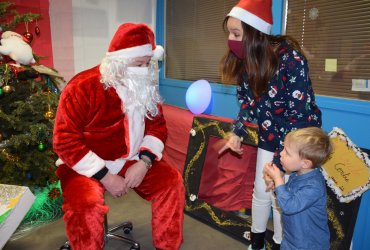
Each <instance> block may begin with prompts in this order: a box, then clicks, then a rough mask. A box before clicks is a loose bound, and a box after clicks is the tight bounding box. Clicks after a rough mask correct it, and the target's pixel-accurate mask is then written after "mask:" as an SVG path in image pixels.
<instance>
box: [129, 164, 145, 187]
mask: <svg viewBox="0 0 370 250" xmlns="http://www.w3.org/2000/svg"><path fill="white" fill-rule="evenodd" d="M147 172H148V169H147V167H146V165H145V163H144V162H143V161H138V162H136V163H135V164H133V165H132V166H131V167H129V168H128V169H127V171H126V174H125V179H126V182H127V186H128V187H129V188H136V187H138V186H139V185H140V184H141V182H142V181H143V179H144V177H145V175H146V173H147Z"/></svg>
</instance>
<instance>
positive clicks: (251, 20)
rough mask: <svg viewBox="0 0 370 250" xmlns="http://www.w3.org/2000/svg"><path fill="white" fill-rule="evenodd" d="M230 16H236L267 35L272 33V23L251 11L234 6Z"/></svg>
mask: <svg viewBox="0 0 370 250" xmlns="http://www.w3.org/2000/svg"><path fill="white" fill-rule="evenodd" d="M228 16H231V17H235V18H237V19H239V20H241V21H243V22H244V23H246V24H248V25H250V26H252V27H254V28H255V29H257V30H259V31H261V32H263V33H265V34H267V35H270V34H271V26H272V25H271V24H270V23H268V22H266V21H265V20H263V19H261V18H260V17H258V16H256V15H254V14H252V13H251V12H248V11H246V10H245V9H243V8H240V7H234V8H232V9H231V11H230V13H229V14H228Z"/></svg>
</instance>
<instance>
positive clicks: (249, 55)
mask: <svg viewBox="0 0 370 250" xmlns="http://www.w3.org/2000/svg"><path fill="white" fill-rule="evenodd" d="M228 20H229V17H226V18H225V20H224V22H223V28H224V30H225V31H227V21H228ZM241 23H242V27H243V45H244V53H245V55H244V58H245V59H238V58H237V57H236V56H235V55H234V54H233V53H232V52H231V51H230V50H228V51H227V53H226V54H225V55H224V57H223V58H222V60H221V65H220V72H221V80H222V82H225V83H232V82H234V83H235V82H236V83H238V84H241V83H242V81H243V79H242V76H243V75H244V74H245V73H247V75H248V84H249V86H250V88H251V90H252V91H253V94H254V96H255V97H259V96H261V94H262V93H263V92H265V91H266V90H267V84H268V82H269V81H270V80H271V79H272V77H273V76H274V74H275V72H276V70H278V67H279V58H278V51H276V49H277V48H278V46H279V45H280V43H281V42H283V41H287V42H288V43H289V44H290V46H292V48H294V49H295V50H297V51H299V52H301V53H302V51H301V49H300V46H299V44H298V42H297V41H295V40H294V39H293V38H292V37H289V36H273V35H267V34H265V33H263V32H260V31H259V30H256V29H255V28H253V27H252V26H250V25H248V24H246V23H244V22H241Z"/></svg>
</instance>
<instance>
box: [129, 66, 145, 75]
mask: <svg viewBox="0 0 370 250" xmlns="http://www.w3.org/2000/svg"><path fill="white" fill-rule="evenodd" d="M127 72H128V73H131V74H135V75H143V76H146V75H148V74H149V69H148V67H127Z"/></svg>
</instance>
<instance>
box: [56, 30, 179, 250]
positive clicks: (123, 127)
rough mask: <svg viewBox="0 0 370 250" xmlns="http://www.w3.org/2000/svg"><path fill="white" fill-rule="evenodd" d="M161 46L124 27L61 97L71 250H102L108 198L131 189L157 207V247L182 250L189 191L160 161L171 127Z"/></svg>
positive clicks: (60, 148)
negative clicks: (161, 81) (162, 87)
mask: <svg viewBox="0 0 370 250" xmlns="http://www.w3.org/2000/svg"><path fill="white" fill-rule="evenodd" d="M158 48H159V46H156V44H155V42H154V34H153V32H152V30H151V29H150V28H149V27H148V26H147V25H145V24H134V23H126V24H123V25H121V26H120V27H119V28H118V30H117V31H116V33H115V35H114V37H113V39H112V41H111V43H110V45H109V48H108V52H107V53H106V56H105V58H103V60H102V63H101V64H100V65H98V66H96V67H93V68H91V69H88V70H86V71H83V72H81V73H79V74H77V75H76V76H75V77H74V78H72V80H71V81H70V82H69V83H68V84H67V85H66V87H65V88H64V90H63V91H62V94H61V96H60V102H59V106H58V110H57V113H56V119H55V127H54V136H53V146H54V150H55V152H56V153H57V154H58V156H59V159H58V160H57V163H56V164H57V166H58V168H57V171H56V173H57V176H58V177H59V179H60V182H61V187H62V191H63V197H64V204H63V211H64V217H63V219H64V222H65V224H66V233H67V237H68V240H69V242H70V245H71V247H72V249H73V250H79V249H102V248H103V245H104V227H103V224H104V215H106V214H107V213H108V206H107V205H106V204H105V202H104V192H105V191H107V192H108V193H109V194H110V195H112V196H113V198H119V197H121V196H123V195H125V194H126V193H127V192H128V191H129V190H130V189H133V190H135V191H136V192H137V193H138V194H139V195H140V196H141V197H142V198H144V199H146V200H148V201H150V202H151V205H152V226H153V230H152V232H153V245H154V247H155V248H157V249H179V248H180V245H181V243H182V225H183V216H184V215H183V209H184V200H185V192H184V186H183V181H182V176H181V174H180V173H179V171H178V170H177V169H176V168H174V167H173V166H169V165H168V164H167V163H166V162H165V161H163V159H162V151H163V149H164V143H165V140H166V137H167V129H166V121H165V119H164V117H163V112H162V107H161V98H160V95H159V92H158V78H157V75H158V74H157V73H158V72H157V71H158V70H157V69H156V67H154V66H153V65H154V64H153V60H156V59H158V58H159V57H161V56H162V55H163V49H160V48H159V49H158ZM158 51H159V52H158ZM126 202H129V201H126ZM119 212H120V213H122V216H124V214H126V213H128V211H124V210H120V211H119Z"/></svg>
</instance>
